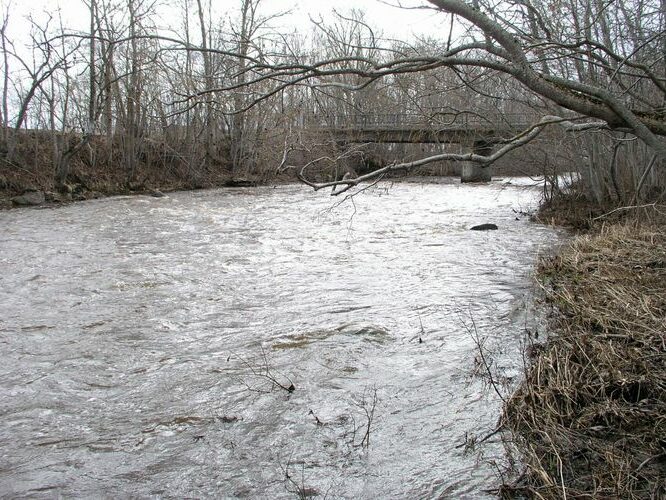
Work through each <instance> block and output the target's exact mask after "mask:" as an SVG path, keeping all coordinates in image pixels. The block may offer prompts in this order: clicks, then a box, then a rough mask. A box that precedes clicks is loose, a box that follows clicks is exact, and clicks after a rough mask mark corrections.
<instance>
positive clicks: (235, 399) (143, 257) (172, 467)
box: [0, 180, 558, 498]
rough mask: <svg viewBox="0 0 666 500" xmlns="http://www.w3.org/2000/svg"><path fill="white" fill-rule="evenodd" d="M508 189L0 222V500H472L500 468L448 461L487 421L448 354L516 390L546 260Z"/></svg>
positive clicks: (82, 206)
mask: <svg viewBox="0 0 666 500" xmlns="http://www.w3.org/2000/svg"><path fill="white" fill-rule="evenodd" d="M528 184H529V183H528V182H527V181H525V180H513V181H512V182H511V183H508V182H495V183H493V184H489V185H483V186H469V185H461V184H459V183H458V182H453V181H450V182H443V183H420V184H419V183H399V184H383V185H380V186H378V187H374V188H371V189H369V190H367V191H365V192H363V193H362V194H359V195H358V196H356V197H355V198H354V199H353V200H347V201H344V202H342V203H339V202H341V201H342V200H338V199H337V198H331V197H329V196H327V195H326V194H325V193H314V192H312V191H310V190H308V189H306V188H304V187H302V186H293V185H292V186H279V187H277V188H271V187H262V188H257V189H247V190H245V189H238V190H224V189H223V190H213V191H201V192H182V193H172V194H170V195H169V196H168V197H166V198H159V199H158V198H149V197H138V196H137V197H121V198H112V199H103V200H96V201H90V202H83V203H79V204H73V205H69V206H64V207H59V208H55V209H42V210H34V209H25V210H24V209H21V210H13V211H9V212H2V213H0V221H1V225H0V266H1V269H2V272H1V273H0V360H1V366H0V400H1V401H2V405H1V406H0V415H1V417H2V424H1V425H0V494H1V495H2V496H3V497H11V498H22V497H40V498H54V497H79V498H80V497H86V498H89V497H100V496H101V497H137V498H146V497H179V498H181V497H222V498H293V497H294V496H298V494H299V493H300V494H301V495H307V496H315V495H319V496H320V497H321V498H323V497H324V496H326V497H327V498H438V497H453V498H479V497H483V496H484V495H486V493H484V490H486V489H488V488H492V487H493V486H496V484H497V479H496V477H495V473H494V467H493V465H492V463H491V462H492V461H493V460H501V459H502V456H503V449H502V446H501V445H500V444H498V443H492V442H490V443H486V444H485V445H484V446H482V447H477V449H476V450H469V449H467V450H466V449H465V446H463V444H464V442H465V436H466V435H467V436H468V437H470V436H475V435H476V436H483V435H485V434H487V433H488V432H490V431H491V430H492V429H493V428H494V426H495V424H496V422H497V418H498V415H499V411H500V407H501V401H500V400H499V398H498V397H497V395H496V394H495V393H494V392H493V391H492V390H489V389H488V387H487V383H486V380H484V377H483V376H482V375H483V373H482V371H480V370H479V367H478V364H475V358H477V349H476V346H475V342H474V339H473V335H472V334H471V331H473V330H474V328H476V330H477V331H478V334H479V336H480V337H481V338H482V339H485V340H484V341H485V346H486V348H487V352H488V356H489V357H490V358H491V359H492V362H493V366H494V368H495V369H496V370H497V371H498V372H499V373H501V375H502V380H507V381H511V380H512V379H513V380H515V379H516V378H517V377H518V376H519V374H520V367H521V363H522V362H521V356H520V345H521V342H522V341H523V339H524V336H525V333H524V331H525V328H526V325H529V324H531V323H533V322H534V321H536V320H537V319H538V315H535V314H534V311H533V310H532V306H531V304H532V303H533V283H532V278H531V273H532V270H533V265H534V262H535V258H536V255H537V254H538V252H539V251H542V250H545V249H548V248H551V247H552V245H553V244H554V243H555V242H556V241H557V240H558V234H557V232H556V231H554V230H553V229H552V228H548V227H545V226H541V225H537V224H534V223H532V222H530V221H529V220H528V218H527V217H525V216H523V215H521V213H520V212H521V211H525V210H527V209H529V208H530V207H533V206H534V205H535V203H536V202H537V201H538V197H539V189H538V187H534V186H528ZM485 222H493V223H495V224H497V225H498V226H499V227H500V229H499V230H498V231H488V232H476V231H469V230H468V229H469V227H470V226H472V225H474V224H479V223H485ZM535 317H536V318H537V319H535ZM271 379H274V380H275V381H276V382H278V383H280V384H281V385H283V386H284V387H285V388H289V386H290V385H291V384H293V385H294V387H295V390H294V391H293V392H288V391H286V390H283V389H281V388H280V387H278V386H275V385H274V384H273V382H272V380H271ZM505 390H507V391H508V390H510V389H509V388H506V389H505ZM368 415H370V416H371V425H370V432H369V433H366V430H367V422H368ZM366 440H369V443H368V442H366ZM490 441H492V440H490Z"/></svg>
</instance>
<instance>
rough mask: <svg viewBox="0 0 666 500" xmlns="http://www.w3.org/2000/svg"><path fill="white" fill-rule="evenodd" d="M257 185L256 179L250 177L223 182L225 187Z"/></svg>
mask: <svg viewBox="0 0 666 500" xmlns="http://www.w3.org/2000/svg"><path fill="white" fill-rule="evenodd" d="M256 185H257V182H256V181H252V180H250V179H229V180H228V181H227V182H225V183H224V186H225V187H234V188H238V187H255V186H256Z"/></svg>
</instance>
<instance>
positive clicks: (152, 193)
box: [150, 189, 166, 198]
mask: <svg viewBox="0 0 666 500" xmlns="http://www.w3.org/2000/svg"><path fill="white" fill-rule="evenodd" d="M150 196H152V197H153V198H164V197H165V196H166V195H165V194H164V193H163V192H162V191H160V190H159V189H151V190H150Z"/></svg>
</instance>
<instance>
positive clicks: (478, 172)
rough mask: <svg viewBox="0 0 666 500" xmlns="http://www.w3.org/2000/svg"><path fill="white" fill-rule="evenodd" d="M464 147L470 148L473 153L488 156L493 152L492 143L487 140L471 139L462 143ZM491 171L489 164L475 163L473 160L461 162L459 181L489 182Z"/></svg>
mask: <svg viewBox="0 0 666 500" xmlns="http://www.w3.org/2000/svg"><path fill="white" fill-rule="evenodd" d="M464 146H465V148H466V149H467V150H468V151H469V150H470V149H471V150H472V152H473V153H474V154H477V155H481V156H489V155H491V154H492V153H493V144H492V143H489V142H487V141H478V140H477V141H473V142H470V143H467V144H464ZM491 179H492V172H491V167H490V165H487V164H483V163H477V162H474V161H464V162H462V168H461V169H460V182H490V181H491Z"/></svg>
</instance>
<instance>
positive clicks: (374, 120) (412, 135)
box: [308, 113, 528, 143]
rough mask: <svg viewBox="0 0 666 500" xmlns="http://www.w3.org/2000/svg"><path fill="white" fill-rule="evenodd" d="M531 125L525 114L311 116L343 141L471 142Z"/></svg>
mask: <svg viewBox="0 0 666 500" xmlns="http://www.w3.org/2000/svg"><path fill="white" fill-rule="evenodd" d="M527 126H528V119H527V117H526V116H525V115H508V114H506V115H501V116H500V115H498V116H495V117H481V116H478V115H468V114H465V115H456V116H453V117H452V116H444V117H442V116H436V115H435V116H433V115H431V116H424V115H410V114H399V113H382V114H360V115H353V116H349V115H335V116H327V117H324V118H322V119H320V120H312V122H311V123H309V124H308V128H310V129H317V130H320V131H322V132H324V133H326V134H328V135H329V136H331V137H332V138H333V139H334V140H335V141H336V142H340V143H350V142H358V143H370V142H373V143H469V142H486V143H493V142H498V141H500V140H502V139H506V138H507V137H511V136H512V135H515V134H516V133H517V132H518V131H520V130H523V129H524V128H526V127H527Z"/></svg>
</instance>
